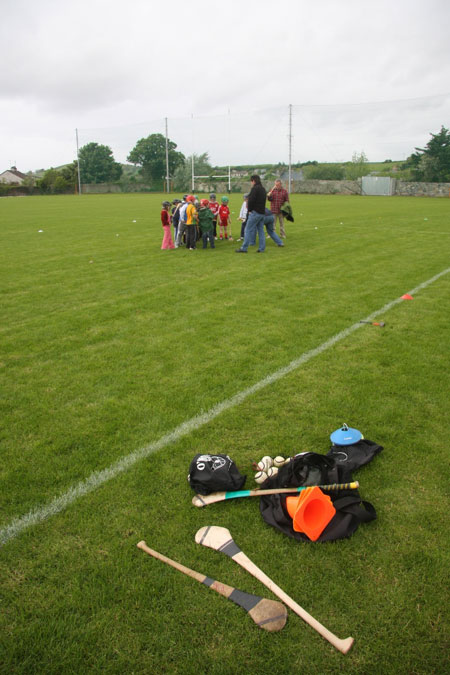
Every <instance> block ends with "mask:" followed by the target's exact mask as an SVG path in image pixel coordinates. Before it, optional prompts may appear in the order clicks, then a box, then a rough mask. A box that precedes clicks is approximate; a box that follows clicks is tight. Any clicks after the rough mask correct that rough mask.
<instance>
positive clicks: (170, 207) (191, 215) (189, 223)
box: [161, 193, 284, 251]
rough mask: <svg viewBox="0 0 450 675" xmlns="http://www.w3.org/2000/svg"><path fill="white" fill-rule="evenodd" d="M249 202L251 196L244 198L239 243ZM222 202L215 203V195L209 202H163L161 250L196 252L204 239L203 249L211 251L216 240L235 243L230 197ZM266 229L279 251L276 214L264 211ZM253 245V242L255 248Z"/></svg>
mask: <svg viewBox="0 0 450 675" xmlns="http://www.w3.org/2000/svg"><path fill="white" fill-rule="evenodd" d="M247 199H248V195H247V194H245V195H244V201H243V203H242V206H241V210H240V212H239V218H238V220H240V221H241V232H240V237H239V238H238V239H237V241H242V240H243V239H244V234H245V225H246V223H247V216H248V207H247ZM220 201H221V204H219V203H218V202H217V201H216V195H215V194H214V193H211V194H210V195H209V199H200V200H199V199H198V198H197V197H196V196H195V195H184V197H183V199H174V200H173V202H172V203H171V202H169V201H165V202H163V203H162V207H163V208H162V211H161V223H162V226H163V229H164V236H163V241H162V244H161V249H172V248H180V247H181V246H186V248H187V249H188V250H189V251H193V250H194V249H195V248H196V243H197V241H199V240H200V239H202V242H203V248H207V247H208V241H209V245H210V247H211V248H215V243H214V242H215V241H216V240H217V239H225V240H226V239H228V240H229V241H233V237H232V236H231V219H230V209H229V208H228V201H229V200H228V197H226V196H224V197H222V198H221V200H220ZM171 225H172V226H173V231H174V238H173V239H172V235H171V231H170V226H171ZM264 225H265V228H266V231H267V234H268V236H269V237H270V238H271V239H273V241H274V242H275V244H276V245H277V246H280V247H282V246H284V244H283V242H282V241H281V239H280V237H279V236H278V234H277V233H276V230H275V217H274V214H273V213H272V212H271V211H270V210H269V209H267V208H266V209H265V217H264ZM217 228H219V236H217ZM254 243H255V242H252V244H254Z"/></svg>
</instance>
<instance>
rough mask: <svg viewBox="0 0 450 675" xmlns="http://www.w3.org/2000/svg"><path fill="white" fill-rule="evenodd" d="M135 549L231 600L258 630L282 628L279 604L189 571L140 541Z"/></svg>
mask: <svg viewBox="0 0 450 675" xmlns="http://www.w3.org/2000/svg"><path fill="white" fill-rule="evenodd" d="M137 547H138V548H141V549H142V550H143V551H145V552H146V553H148V554H149V555H151V556H153V557H154V558H157V559H158V560H161V561H162V562H165V563H167V565H170V566H171V567H174V568H175V569H176V570H179V571H180V572H183V574H187V576H188V577H192V578H193V579H196V580H197V581H199V582H200V583H201V584H205V586H208V587H209V588H212V589H213V591H217V593H220V595H223V596H224V597H225V598H228V599H229V600H232V601H233V602H235V603H236V604H237V605H239V607H242V609H245V611H246V612H248V614H249V615H250V616H251V618H252V619H253V621H254V622H255V623H256V625H257V626H259V627H260V628H263V629H264V630H268V631H277V630H281V629H282V628H284V625H285V623H286V619H287V611H286V607H285V606H284V605H282V604H281V602H276V600H267V599H266V598H261V597H259V596H258V595H251V594H250V593H244V592H243V591H239V590H238V589H237V588H232V587H231V586H227V585H226V584H222V583H220V581H215V580H214V579H211V578H210V577H205V575H204V574H199V572H195V571H194V570H191V569H189V567H185V566H184V565H181V564H180V563H177V562H175V560H171V559H170V558H166V556H165V555H163V554H162V553H158V551H154V550H153V549H151V548H149V547H148V546H147V544H146V543H145V541H140V542H139V544H137Z"/></svg>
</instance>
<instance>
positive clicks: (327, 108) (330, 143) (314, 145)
mask: <svg viewBox="0 0 450 675" xmlns="http://www.w3.org/2000/svg"><path fill="white" fill-rule="evenodd" d="M449 121H450V94H440V95H436V96H425V97H420V98H415V99H407V100H397V101H383V102H368V103H358V104H349V103H343V104H330V105H308V104H305V105H289V104H286V105H283V106H277V107H271V108H266V109H263V110H257V111H253V112H235V111H231V110H228V111H227V112H226V113H225V114H223V115H215V116H202V115H186V116H185V117H170V116H168V117H167V118H160V119H153V120H148V121H145V122H140V123H136V124H123V125H120V126H115V127H101V128H95V129H78V130H77V132H78V142H79V146H80V147H82V146H83V145H86V144H87V143H90V142H96V143H99V144H102V145H107V146H108V147H110V148H111V150H112V152H113V155H114V158H115V160H116V161H118V162H121V163H126V162H127V157H128V155H129V153H130V151H131V150H132V149H133V148H134V146H135V145H136V143H137V141H138V140H140V139H141V138H146V137H147V136H149V135H151V134H155V133H160V134H162V135H165V134H166V129H167V135H168V137H169V139H170V140H171V141H173V142H175V143H176V144H177V150H179V151H181V152H182V153H183V154H184V155H185V156H186V157H188V156H191V155H192V154H195V155H201V154H203V153H205V152H206V153H208V156H209V160H210V162H211V164H212V165H213V166H215V167H229V166H233V167H240V166H243V167H248V166H254V167H258V166H261V165H264V164H272V165H273V164H285V165H289V164H290V163H292V164H294V165H295V164H299V163H305V162H308V161H318V162H348V161H351V160H352V156H353V155H354V154H355V153H361V152H364V154H365V156H366V157H367V159H368V160H369V161H370V162H381V161H384V160H386V159H392V160H394V161H395V160H396V161H400V160H404V159H406V158H407V157H408V156H409V155H410V154H411V153H412V152H414V150H415V148H416V147H423V146H424V145H426V143H427V142H428V140H429V139H430V133H437V132H438V131H439V130H440V128H441V126H447V125H449ZM194 172H195V170H194Z"/></svg>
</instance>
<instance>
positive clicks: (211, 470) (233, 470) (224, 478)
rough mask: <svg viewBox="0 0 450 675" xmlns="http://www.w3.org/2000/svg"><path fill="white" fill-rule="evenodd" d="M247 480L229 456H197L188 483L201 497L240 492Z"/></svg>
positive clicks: (192, 463)
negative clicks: (218, 493)
mask: <svg viewBox="0 0 450 675" xmlns="http://www.w3.org/2000/svg"><path fill="white" fill-rule="evenodd" d="M246 478H247V476H242V475H241V474H240V473H239V470H238V468H237V466H236V464H235V463H234V462H233V460H232V459H230V457H228V455H195V457H194V459H193V460H192V462H191V464H190V466H189V474H188V481H189V483H190V485H191V488H192V489H193V490H195V491H196V492H198V493H200V494H201V495H209V494H210V493H211V492H221V491H225V492H230V491H232V490H240V489H241V487H242V486H243V485H244V483H245V479H246Z"/></svg>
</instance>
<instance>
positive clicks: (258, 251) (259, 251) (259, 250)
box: [256, 249, 264, 253]
mask: <svg viewBox="0 0 450 675" xmlns="http://www.w3.org/2000/svg"><path fill="white" fill-rule="evenodd" d="M256 253H264V251H261V249H258V250H257V251H256Z"/></svg>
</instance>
